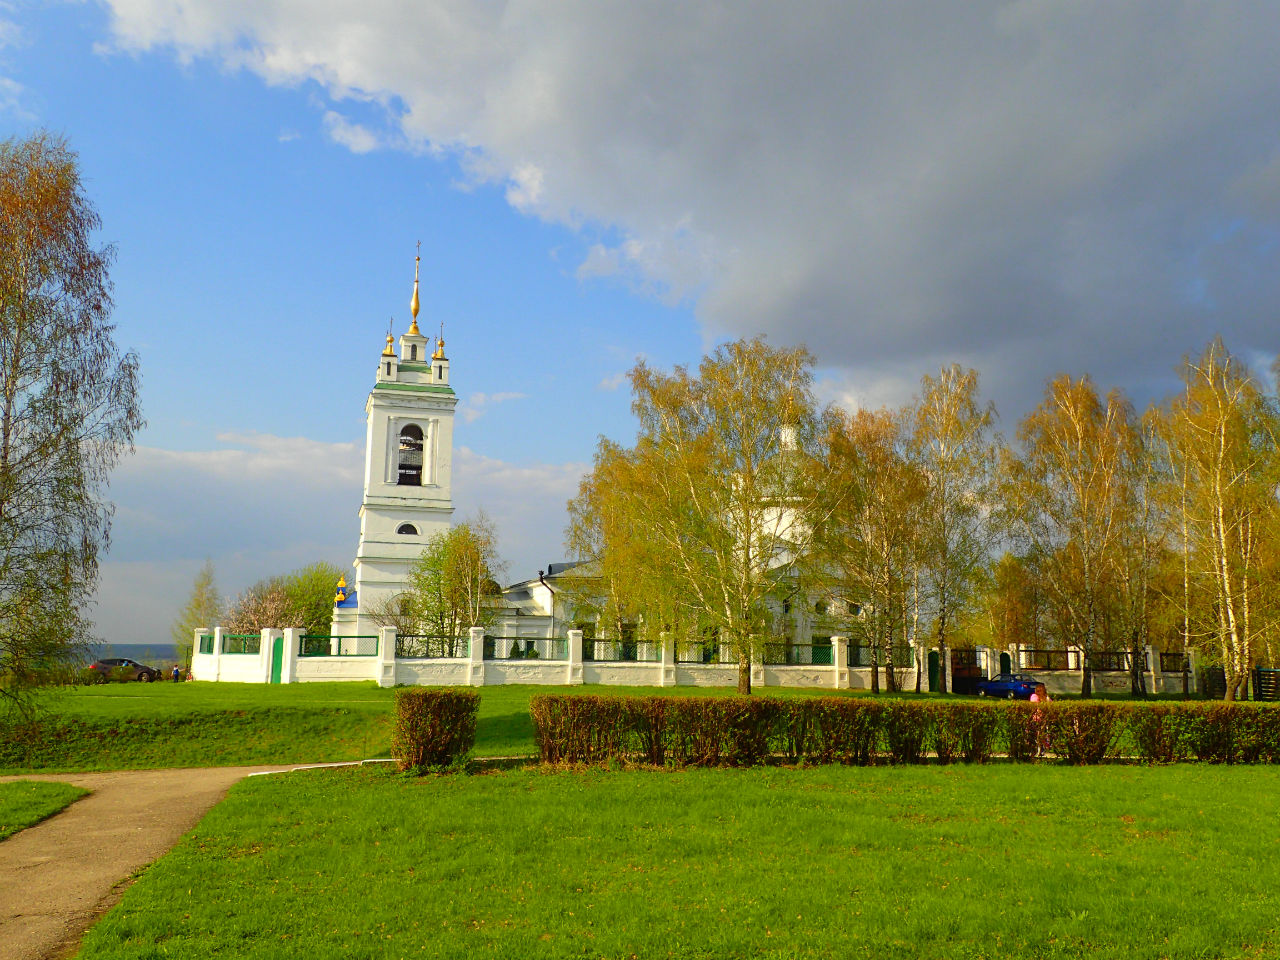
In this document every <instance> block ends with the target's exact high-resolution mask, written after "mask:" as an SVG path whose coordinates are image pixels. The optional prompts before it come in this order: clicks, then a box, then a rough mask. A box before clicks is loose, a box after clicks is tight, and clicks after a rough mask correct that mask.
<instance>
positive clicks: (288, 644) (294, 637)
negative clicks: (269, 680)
mask: <svg viewBox="0 0 1280 960" xmlns="http://www.w3.org/2000/svg"><path fill="white" fill-rule="evenodd" d="M302 632H303V631H302V629H301V628H300V627H288V628H286V629H285V631H284V662H283V663H282V664H281V665H280V682H281V683H297V682H298V654H299V653H300V652H301V651H302Z"/></svg>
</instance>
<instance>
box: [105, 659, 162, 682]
mask: <svg viewBox="0 0 1280 960" xmlns="http://www.w3.org/2000/svg"><path fill="white" fill-rule="evenodd" d="M89 673H90V674H92V675H93V679H94V682H95V683H107V682H108V681H110V680H138V681H140V682H142V683H151V681H153V680H159V679H160V671H159V670H157V669H156V668H155V667H148V666H147V665H146V664H145V663H139V662H138V661H137V660H130V659H129V658H128V657H105V658H103V659H102V660H97V661H94V662H93V663H91V664H89Z"/></svg>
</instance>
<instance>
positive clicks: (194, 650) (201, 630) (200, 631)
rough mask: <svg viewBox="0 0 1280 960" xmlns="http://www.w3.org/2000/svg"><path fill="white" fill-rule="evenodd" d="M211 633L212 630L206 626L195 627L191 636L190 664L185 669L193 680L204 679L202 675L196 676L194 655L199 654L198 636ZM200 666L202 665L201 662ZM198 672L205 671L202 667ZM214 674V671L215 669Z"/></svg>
mask: <svg viewBox="0 0 1280 960" xmlns="http://www.w3.org/2000/svg"><path fill="white" fill-rule="evenodd" d="M212 633H213V631H212V630H210V629H209V628H208V627H196V631H195V636H194V637H192V639H191V664H190V666H189V667H188V668H187V669H188V671H189V673H190V675H191V678H192V679H193V680H204V679H205V678H204V677H203V676H201V677H197V676H196V657H198V656H201V653H200V638H201V637H207V636H210V635H212ZM204 656H209V654H204ZM201 666H203V664H202V665H201ZM200 672H201V673H204V672H205V671H204V670H203V669H202V670H201V671H200ZM215 674H216V671H215Z"/></svg>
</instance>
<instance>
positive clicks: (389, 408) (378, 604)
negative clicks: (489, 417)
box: [333, 245, 458, 636]
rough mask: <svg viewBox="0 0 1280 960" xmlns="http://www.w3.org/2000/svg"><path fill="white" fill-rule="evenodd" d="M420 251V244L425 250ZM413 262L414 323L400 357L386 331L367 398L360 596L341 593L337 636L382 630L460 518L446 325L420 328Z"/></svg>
mask: <svg viewBox="0 0 1280 960" xmlns="http://www.w3.org/2000/svg"><path fill="white" fill-rule="evenodd" d="M419 246H421V245H419ZM421 260H422V258H421V256H420V255H419V256H417V257H415V258H414V266H413V297H412V299H410V301H409V312H410V315H411V318H412V321H411V323H410V324H409V329H408V331H407V332H406V333H404V334H402V335H401V337H400V353H399V355H398V356H397V355H396V351H395V349H394V346H393V344H394V339H393V338H392V335H391V333H390V331H388V333H387V341H386V346H385V348H384V349H383V351H382V355H381V356H380V357H379V358H378V369H377V373H376V374H375V376H374V384H373V390H372V391H371V392H370V394H369V399H368V400H367V401H365V406H364V410H365V421H366V428H365V449H364V496H363V498H362V500H361V502H360V543H359V545H358V546H357V548H356V559H355V583H354V585H353V586H354V590H353V591H347V592H345V593H344V592H343V591H339V594H340V596H339V597H336V598H335V604H334V611H333V633H334V634H335V635H336V636H365V635H372V634H376V633H377V632H378V626H379V624H378V623H377V622H376V621H375V620H373V619H372V617H371V614H372V613H374V612H375V611H376V610H378V609H380V608H382V607H385V606H386V605H388V604H390V603H393V602H394V598H395V596H396V595H397V594H399V593H401V592H402V591H403V590H404V588H405V585H406V583H407V582H408V579H409V571H410V569H411V568H412V567H413V564H414V561H416V560H417V559H418V557H419V556H420V555H421V554H422V551H423V549H424V548H425V547H426V545H427V541H428V540H430V539H431V537H432V535H433V534H435V533H439V532H443V531H445V530H447V529H448V528H449V523H450V518H451V516H452V515H453V498H452V491H451V483H452V479H453V412H454V407H455V406H456V405H457V403H458V398H457V396H456V395H455V394H454V392H453V388H452V387H451V386H449V361H448V360H447V359H446V358H445V354H444V326H443V324H442V325H441V327H440V330H441V335H440V337H439V339H437V340H436V341H435V343H434V344H432V343H431V340H430V339H429V338H427V337H425V336H423V335H422V333H421V331H420V330H419V329H418V308H419V302H418V267H419V264H420V263H421ZM429 346H430V347H431V348H432V349H431V350H428V347H429Z"/></svg>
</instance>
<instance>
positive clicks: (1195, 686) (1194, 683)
mask: <svg viewBox="0 0 1280 960" xmlns="http://www.w3.org/2000/svg"><path fill="white" fill-rule="evenodd" d="M1187 671H1188V673H1187V692H1188V693H1194V694H1196V695H1199V694H1200V692H1201V691H1200V651H1199V650H1197V649H1196V648H1195V647H1191V648H1189V649H1188V650H1187Z"/></svg>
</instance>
